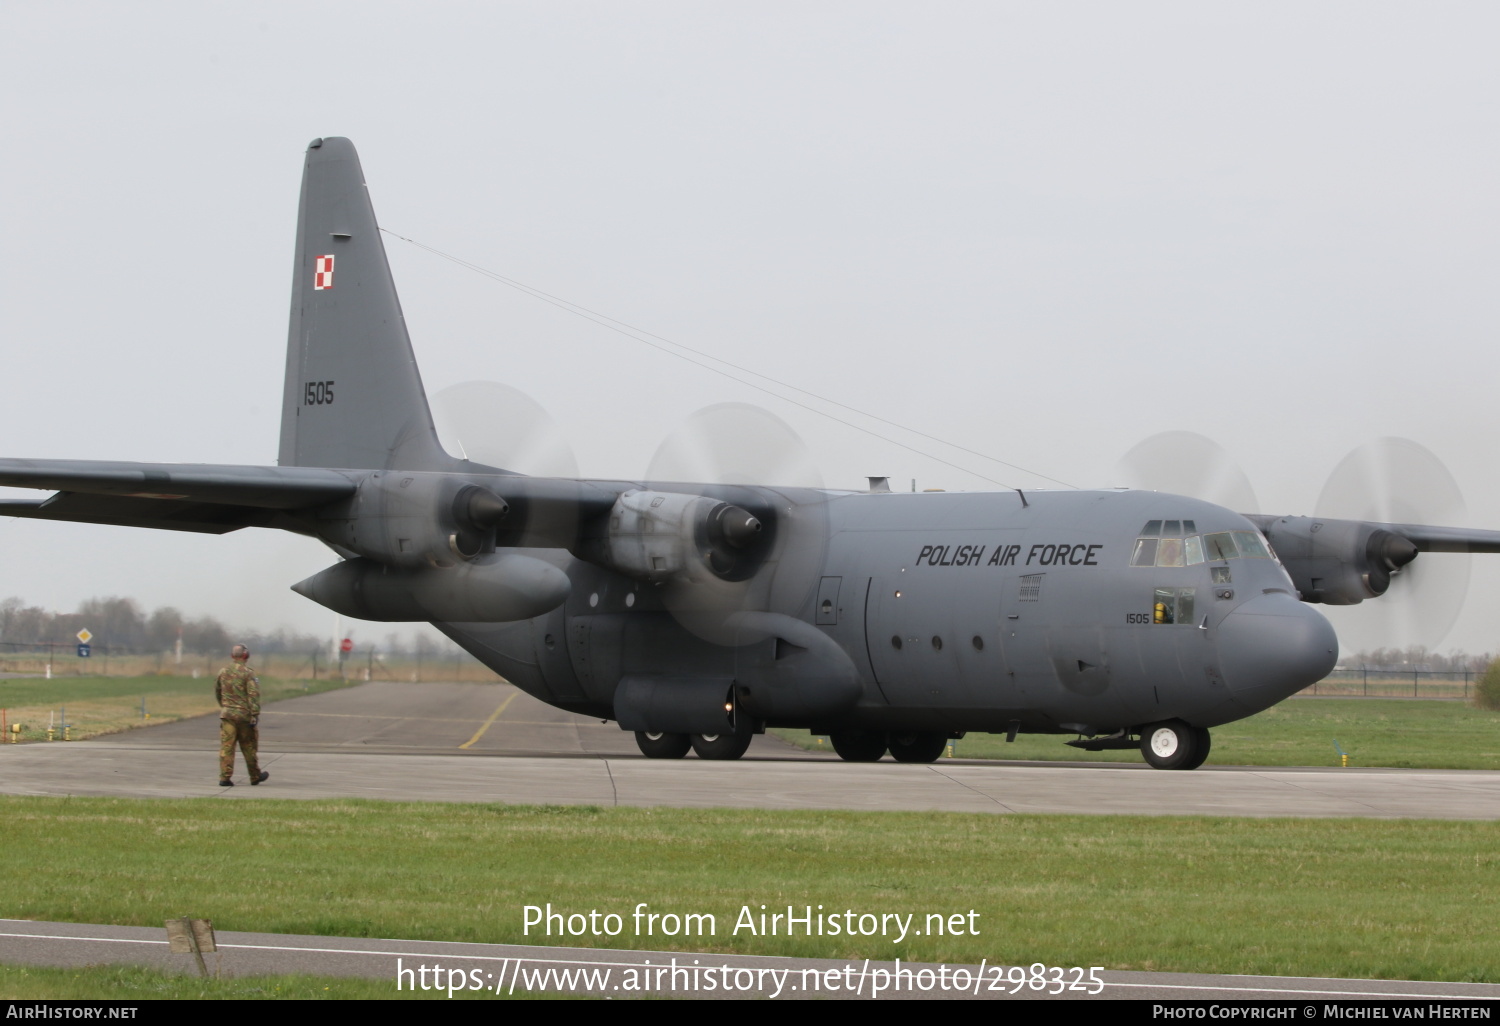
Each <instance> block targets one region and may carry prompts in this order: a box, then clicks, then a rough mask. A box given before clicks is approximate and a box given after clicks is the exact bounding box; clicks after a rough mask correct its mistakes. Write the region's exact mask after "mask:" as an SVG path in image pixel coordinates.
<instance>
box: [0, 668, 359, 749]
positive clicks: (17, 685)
mask: <svg viewBox="0 0 1500 1026" xmlns="http://www.w3.org/2000/svg"><path fill="white" fill-rule="evenodd" d="M353 683H354V682H353V681H350V682H347V683H346V682H344V681H341V680H318V681H305V680H278V679H276V678H270V677H262V678H261V679H260V694H261V701H262V702H272V701H275V700H276V699H278V698H291V697H293V696H294V695H308V694H317V693H318V692H320V691H331V690H333V689H335V688H342V687H348V686H350V685H351V684H353ZM142 699H144V700H145V708H146V712H147V713H149V714H150V719H149V720H148V719H147V718H145V717H143V716H142V715H141V702H142ZM218 707H219V706H218V703H217V702H216V701H215V700H214V679H213V678H212V677H203V678H198V679H194V678H192V677H157V676H148V677H54V678H52V679H51V680H43V679H41V678H39V677H24V678H16V679H12V680H0V709H4V710H5V716H6V720H7V721H8V722H9V723H18V724H21V725H22V726H23V728H24V729H23V730H22V731H21V735H20V736H21V738H22V739H23V740H27V741H43V740H46V737H47V725H48V723H49V722H52V723H57V724H59V726H58V729H57V736H58V737H59V738H61V737H62V729H61V726H60V724H61V718H62V714H63V712H64V711H66V715H67V721H68V722H69V723H70V724H72V738H73V740H75V741H77V740H81V739H83V738H87V737H95V736H97V735H99V734H112V733H115V732H116V731H121V730H129V729H130V728H132V727H139V726H143V725H145V724H147V723H169V722H171V721H172V720H180V719H183V718H184V717H187V716H201V715H203V714H204V713H211V712H214V711H216V710H217V709H218Z"/></svg>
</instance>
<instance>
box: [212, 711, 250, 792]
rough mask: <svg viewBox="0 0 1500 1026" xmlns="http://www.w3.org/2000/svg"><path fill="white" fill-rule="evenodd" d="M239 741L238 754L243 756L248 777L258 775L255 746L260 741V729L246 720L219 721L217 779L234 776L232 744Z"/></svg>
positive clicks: (226, 778)
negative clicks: (248, 772) (248, 773)
mask: <svg viewBox="0 0 1500 1026" xmlns="http://www.w3.org/2000/svg"><path fill="white" fill-rule="evenodd" d="M235 742H239V746H240V754H242V755H243V756H244V757H245V768H246V769H247V770H249V771H250V779H251V780H254V779H255V778H256V777H258V776H260V762H259V761H258V760H257V753H256V747H257V746H258V745H259V743H260V729H259V728H258V727H256V726H255V725H254V724H253V723H251V722H250V721H248V720H220V721H219V779H220V780H228V779H229V778H230V777H232V776H234V745H235Z"/></svg>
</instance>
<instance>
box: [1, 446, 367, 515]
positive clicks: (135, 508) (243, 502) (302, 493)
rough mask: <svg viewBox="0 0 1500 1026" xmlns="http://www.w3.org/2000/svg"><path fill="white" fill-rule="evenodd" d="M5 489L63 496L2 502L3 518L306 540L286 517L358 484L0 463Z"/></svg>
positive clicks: (259, 474)
mask: <svg viewBox="0 0 1500 1026" xmlns="http://www.w3.org/2000/svg"><path fill="white" fill-rule="evenodd" d="M0 485H4V486H10V487H14V488H38V489H45V490H48V491H53V492H56V494H55V495H53V496H51V497H50V498H47V499H42V500H19V501H0V516H11V517H28V518H32V519H39V520H67V521H72V522H74V523H83V524H111V525H116V526H120V527H153V528H158V529H161V530H168V531H195V532H199V533H206V534H225V533H227V532H229V531H235V530H238V529H240V528H241V527H278V528H282V529H285V530H294V531H299V533H300V532H301V530H305V529H301V528H300V526H299V525H298V524H297V522H296V521H295V520H293V518H291V517H288V516H286V515H285V512H286V511H289V510H296V509H304V508H306V507H308V506H319V505H322V504H324V503H326V502H332V501H333V500H335V499H339V498H342V497H344V496H346V495H350V494H352V493H353V491H354V488H355V481H354V479H353V478H351V477H350V476H349V475H347V474H344V473H341V472H339V471H337V470H325V469H323V468H319V467H246V466H227V465H216V464H192V463H121V462H106V461H95V460H24V459H0Z"/></svg>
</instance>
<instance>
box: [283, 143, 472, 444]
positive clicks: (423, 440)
mask: <svg viewBox="0 0 1500 1026" xmlns="http://www.w3.org/2000/svg"><path fill="white" fill-rule="evenodd" d="M278 462H279V463H280V464H281V465H282V466H284V467H285V466H298V467H347V468H354V469H393V470H397V469H399V470H442V469H446V468H447V467H448V466H449V464H450V463H452V457H450V456H448V455H447V453H445V452H444V451H443V448H442V446H441V444H439V442H438V439H437V432H436V430H434V428H433V424H432V413H431V411H430V410H429V408H428V406H427V393H426V392H425V390H424V389H423V387H422V376H421V374H420V373H419V372H418V371H417V363H416V359H415V357H414V356H413V355H412V349H411V339H410V337H409V336H408V335H407V332H406V320H405V318H404V317H403V316H402V313H401V302H400V300H399V299H398V298H397V297H396V286H395V282H394V281H393V280H392V278H391V269H390V265H389V263H388V262H387V260H386V255H385V244H384V243H383V242H382V241H381V238H380V229H379V226H378V225H377V224H376V221H375V209H374V207H373V206H372V205H371V203H370V195H369V191H368V190H367V189H366V187H365V179H364V172H363V171H362V170H361V168H360V164H359V155H358V154H357V153H356V152H355V150H354V144H353V143H351V142H350V141H349V140H348V139H340V138H328V139H315V140H314V141H313V142H312V144H311V145H309V146H308V149H307V162H306V165H305V168H304V170H303V175H302V198H301V203H300V206H299V208H298V211H297V257H296V265H295V268H294V270H293V278H292V322H291V331H290V334H289V337H288V340H287V356H286V389H285V393H284V395H283V398H282V408H281V450H280V455H279V459H278Z"/></svg>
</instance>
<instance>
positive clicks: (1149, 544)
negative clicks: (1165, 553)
mask: <svg viewBox="0 0 1500 1026" xmlns="http://www.w3.org/2000/svg"><path fill="white" fill-rule="evenodd" d="M1159 544H1161V543H1160V542H1159V541H1157V540H1156V539H1155V538H1137V539H1136V541H1135V552H1134V553H1133V554H1132V555H1131V557H1130V565H1131V566H1155V565H1156V547H1157V546H1158V545H1159Z"/></svg>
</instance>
